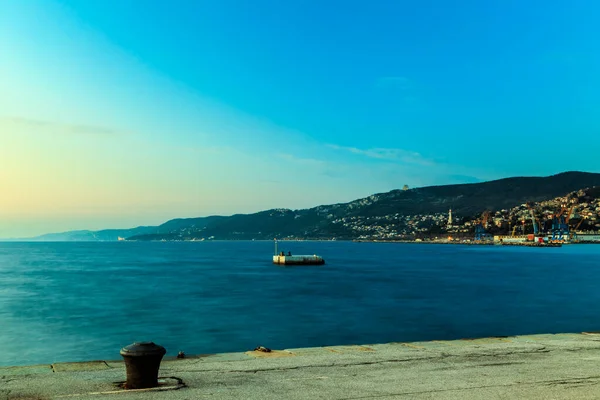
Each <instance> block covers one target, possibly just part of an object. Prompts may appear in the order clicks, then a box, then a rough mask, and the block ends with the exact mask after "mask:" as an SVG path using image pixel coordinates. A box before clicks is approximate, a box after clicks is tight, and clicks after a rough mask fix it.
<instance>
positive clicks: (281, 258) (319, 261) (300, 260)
mask: <svg viewBox="0 0 600 400" xmlns="http://www.w3.org/2000/svg"><path fill="white" fill-rule="evenodd" d="M273 264H279V265H323V264H325V260H323V257H320V256H317V255H312V256H310V255H300V256H285V255H277V256H273Z"/></svg>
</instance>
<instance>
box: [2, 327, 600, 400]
mask: <svg viewBox="0 0 600 400" xmlns="http://www.w3.org/2000/svg"><path fill="white" fill-rule="evenodd" d="M267 345H268V344H267ZM116 351H118V349H116ZM0 357H1V355H0ZM160 376H161V377H162V378H163V379H162V385H161V387H159V388H157V389H149V390H141V391H126V390H123V389H121V388H120V387H119V386H118V384H119V382H122V381H124V380H125V367H124V364H123V362H122V361H92V362H86V363H59V364H53V365H38V366H26V367H4V368H0V399H2V400H3V399H20V400H25V399H29V400H33V399H36V400H47V399H104V398H110V399H157V400H158V399H168V400H171V399H173V400H175V399H215V400H219V399H386V400H387V399H461V400H462V399H486V400H489V399H544V400H547V399H598V398H600V334H592V333H590V334H557V335H530V336H516V337H507V338H484V339H476V340H455V341H431V342H413V343H388V344H373V345H362V346H335V347H319V348H302V349H287V350H279V351H278V350H274V351H272V352H271V353H262V352H254V351H249V352H246V353H229V354H214V355H206V356H198V357H189V358H185V359H181V360H177V359H166V360H164V361H163V363H162V365H161V370H160Z"/></svg>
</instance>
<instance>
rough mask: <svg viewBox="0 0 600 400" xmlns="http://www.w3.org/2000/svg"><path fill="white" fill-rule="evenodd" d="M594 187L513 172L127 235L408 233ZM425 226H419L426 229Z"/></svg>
mask: <svg viewBox="0 0 600 400" xmlns="http://www.w3.org/2000/svg"><path fill="white" fill-rule="evenodd" d="M594 186H600V174H594V173H586V172H565V173H561V174H558V175H553V176H549V177H515V178H505V179H499V180H495V181H489V182H482V183H471V184H459V185H444V186H429V187H423V188H416V189H410V190H406V191H403V190H392V191H390V192H387V193H379V194H375V195H372V196H369V197H367V198H363V199H359V200H355V201H352V202H350V203H343V204H333V205H325V206H318V207H314V208H310V209H304V210H289V209H273V210H267V211H261V212H258V213H255V214H238V215H232V216H230V217H217V216H212V217H203V218H189V219H176V220H171V221H168V222H166V223H165V224H162V225H160V226H158V227H156V228H155V230H154V232H153V233H150V234H148V233H144V234H137V235H133V236H130V237H129V238H128V239H129V240H199V239H226V240H229V239H246V240H247V239H272V238H274V237H278V238H312V239H327V238H337V239H355V238H358V237H361V236H364V235H365V234H372V233H373V230H375V231H377V230H378V229H388V228H389V226H394V232H396V233H397V234H409V233H410V232H411V229H410V228H411V227H414V226H418V223H415V221H414V220H411V219H410V218H406V217H407V216H422V215H429V216H434V217H435V218H432V219H431V221H430V222H429V224H430V225H434V224H435V223H436V221H439V220H441V219H443V218H444V215H445V214H447V212H448V209H449V208H452V210H453V213H454V215H455V216H458V217H462V218H465V219H470V218H472V217H474V216H476V215H478V214H479V213H481V212H482V211H483V210H491V211H497V210H502V209H509V208H512V207H515V206H518V205H520V204H523V203H525V202H528V201H531V202H542V201H544V200H549V199H553V198H556V197H559V196H564V195H566V194H567V193H569V192H573V191H576V190H579V189H582V188H587V187H594ZM401 217H403V218H402V219H401ZM373 221H377V224H374V223H373ZM386 225H387V227H386ZM426 225H427V224H425V226H424V227H423V226H420V229H426V228H427V226H426ZM388 230H389V229H388Z"/></svg>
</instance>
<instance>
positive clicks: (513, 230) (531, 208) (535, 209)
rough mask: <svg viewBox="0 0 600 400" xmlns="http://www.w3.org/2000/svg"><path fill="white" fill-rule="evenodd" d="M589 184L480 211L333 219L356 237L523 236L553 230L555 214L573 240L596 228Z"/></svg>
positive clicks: (596, 202) (598, 220) (598, 207)
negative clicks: (549, 196) (542, 198)
mask: <svg viewBox="0 0 600 400" xmlns="http://www.w3.org/2000/svg"><path fill="white" fill-rule="evenodd" d="M405 190H406V187H405ZM589 190H590V189H582V190H579V191H577V192H572V193H570V194H569V195H567V196H564V197H557V198H554V199H552V200H548V201H543V202H539V203H530V204H527V203H525V204H521V205H519V206H516V207H513V208H510V209H502V210H499V211H494V212H485V211H484V212H483V213H482V215H481V216H479V217H472V216H459V215H453V214H452V210H451V209H449V210H448V212H447V213H436V214H417V215H401V214H398V213H395V214H390V215H385V216H374V217H364V216H355V217H343V218H338V219H333V220H332V223H334V224H341V225H343V226H344V227H347V228H349V229H351V230H352V231H354V232H356V233H357V239H358V240H445V241H448V240H460V241H471V240H477V239H479V240H486V239H488V240H491V239H493V237H494V236H495V237H496V238H502V237H503V236H511V237H515V236H517V237H520V238H524V237H525V236H526V235H528V234H529V235H531V234H540V235H542V234H545V233H546V234H548V233H550V234H551V233H552V231H553V230H556V227H554V228H553V226H552V225H553V220H554V223H556V220H557V217H558V218H562V220H563V222H562V224H563V226H562V230H563V232H562V234H563V236H564V237H563V238H561V239H563V240H565V241H567V240H573V236H576V235H577V233H579V234H580V235H581V234H586V233H593V234H595V233H596V232H598V231H600V198H593V197H591V196H590V193H589ZM534 221H535V222H534ZM535 225H537V227H535ZM477 226H480V227H481V228H483V232H482V234H483V235H482V236H481V237H480V238H476V237H475V236H474V234H475V233H476V230H477ZM559 229H560V228H559ZM536 230H537V232H536Z"/></svg>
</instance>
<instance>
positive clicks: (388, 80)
mask: <svg viewBox="0 0 600 400" xmlns="http://www.w3.org/2000/svg"><path fill="white" fill-rule="evenodd" d="M375 86H376V87H379V88H398V89H408V87H409V86H410V79H408V78H407V77H405V76H384V77H381V78H379V79H377V82H376V83H375Z"/></svg>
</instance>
